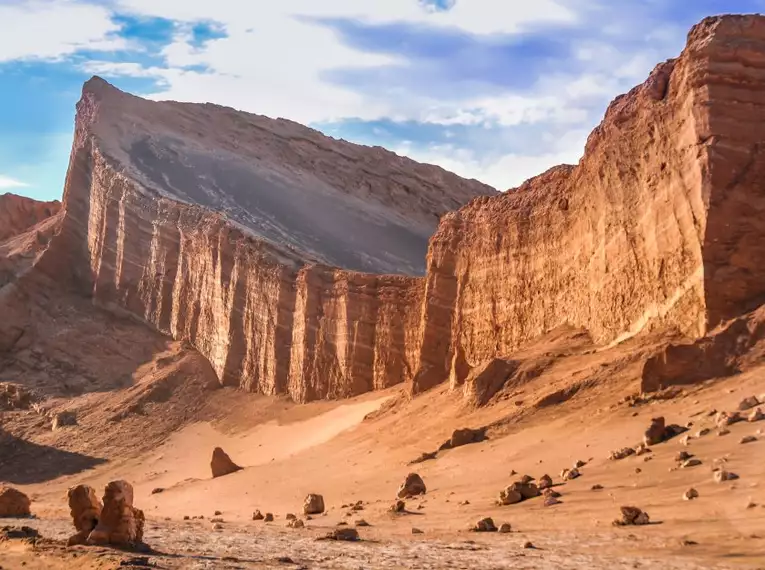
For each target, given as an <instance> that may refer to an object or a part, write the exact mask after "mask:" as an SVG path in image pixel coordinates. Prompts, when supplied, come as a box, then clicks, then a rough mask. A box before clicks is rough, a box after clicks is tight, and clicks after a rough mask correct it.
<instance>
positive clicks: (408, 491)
mask: <svg viewBox="0 0 765 570" xmlns="http://www.w3.org/2000/svg"><path fill="white" fill-rule="evenodd" d="M426 492H427V488H426V487H425V481H423V480H422V477H420V476H419V475H418V474H417V473H409V475H407V476H406V479H404V482H403V483H401V486H400V487H399V488H398V493H397V496H398V498H399V499H408V498H409V497H416V496H417V495H424V494H425V493H426Z"/></svg>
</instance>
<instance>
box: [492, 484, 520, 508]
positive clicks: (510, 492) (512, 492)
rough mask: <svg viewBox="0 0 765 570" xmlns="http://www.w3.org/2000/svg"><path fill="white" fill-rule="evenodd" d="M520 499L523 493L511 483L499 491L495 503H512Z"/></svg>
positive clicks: (503, 504)
mask: <svg viewBox="0 0 765 570" xmlns="http://www.w3.org/2000/svg"><path fill="white" fill-rule="evenodd" d="M522 500H523V495H521V493H520V492H519V491H518V490H517V489H514V488H513V486H512V485H511V486H510V487H506V488H505V489H503V490H502V491H500V492H499V501H497V504H498V505H500V506H505V505H514V504H516V503H520V502H521V501H522Z"/></svg>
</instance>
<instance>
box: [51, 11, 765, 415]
mask: <svg viewBox="0 0 765 570" xmlns="http://www.w3.org/2000/svg"><path fill="white" fill-rule="evenodd" d="M762 69H765V19H763V18H760V17H754V16H750V17H722V18H712V19H708V20H705V21H703V22H702V23H701V24H699V25H698V26H696V27H695V28H694V29H693V30H692V31H691V33H690V35H689V41H688V45H687V47H686V49H685V50H684V52H683V53H682V55H681V56H680V57H679V58H678V59H676V60H672V61H668V62H665V63H663V64H661V65H659V66H658V67H657V68H656V69H655V70H654V72H653V73H652V74H651V76H650V77H649V79H648V80H647V81H646V82H645V83H644V84H643V85H641V86H639V87H636V88H635V89H633V90H632V91H631V92H630V93H628V94H626V95H624V96H621V97H619V98H617V99H616V100H615V101H614V102H613V103H612V105H611V106H610V107H609V109H608V111H607V112H606V115H605V118H604V120H603V122H602V124H601V125H600V126H599V127H598V128H596V129H595V131H594V132H593V133H592V135H591V136H590V138H589V140H588V142H587V146H586V149H585V155H584V158H583V159H582V161H581V162H580V164H579V165H577V166H560V167H556V168H553V169H551V170H550V171H548V172H546V173H544V174H542V175H540V176H538V177H536V178H534V179H531V180H529V181H528V182H526V183H525V184H524V185H523V186H521V187H520V188H518V189H516V190H513V191H511V192H508V193H506V194H503V195H494V192H493V191H492V190H491V189H489V188H488V187H485V186H483V185H481V184H479V183H476V182H474V181H466V180H463V179H460V178H458V177H456V176H454V175H451V174H448V173H445V172H444V171H442V170H441V169H438V168H436V167H428V166H426V165H418V164H416V163H413V162H412V161H407V160H405V159H401V158H400V157H396V156H395V155H392V154H391V153H386V152H385V151H381V150H380V149H365V147H358V146H356V145H350V144H348V143H344V142H342V141H334V140H333V139H328V138H326V137H322V136H321V135H319V134H318V133H316V132H315V131H311V130H310V129H305V128H303V127H299V126H296V125H294V124H293V123H289V122H286V121H270V120H268V119H264V118H262V117H255V116H252V115H246V114H243V113H236V112H234V111H232V110H230V109H222V108H219V107H214V106H208V105H204V106H199V105H185V104H177V103H149V102H146V101H142V100H140V99H138V98H135V97H132V96H129V95H127V94H124V93H121V92H119V91H117V90H116V89H114V88H113V87H111V86H109V85H108V84H106V83H105V82H103V81H102V80H99V79H94V80H91V81H90V82H89V83H88V84H86V86H85V89H84V91H83V97H82V100H81V101H80V103H79V104H78V113H77V121H76V130H75V141H74V145H73V151H72V156H71V161H70V167H69V172H68V176H67V183H66V189H65V195H64V207H65V216H64V220H63V223H62V226H61V230H60V233H59V235H58V236H57V237H56V238H55V239H54V240H53V242H52V244H51V246H50V247H49V249H48V251H47V253H46V254H45V256H44V257H43V259H42V260H41V261H40V263H38V267H39V268H40V269H41V270H43V271H45V272H47V273H49V274H50V275H51V276H56V278H57V279H58V280H59V281H60V282H62V283H65V282H69V283H70V284H71V285H72V286H73V287H74V288H75V289H76V290H78V291H80V292H81V293H85V294H87V295H90V296H92V298H93V300H94V302H96V303H97V304H99V305H102V306H106V307H109V308H112V309H114V310H118V311H121V312H126V313H127V314H131V315H134V316H136V317H138V318H140V319H142V320H143V321H145V322H146V323H148V324H150V325H151V326H153V327H155V328H156V329H158V330H159V331H161V332H163V333H165V334H168V335H171V336H172V337H174V338H176V339H184V340H187V341H189V342H190V343H191V344H192V345H193V346H194V347H195V348H197V349H198V350H199V351H200V352H201V353H202V354H203V355H204V356H205V357H206V358H208V359H209V361H210V363H211V364H212V367H213V369H214V370H215V372H216V374H217V375H218V377H219V379H220V380H221V381H222V382H223V383H225V384H229V385H234V386H240V387H242V388H244V389H247V390H252V391H257V392H263V393H266V394H289V395H290V396H291V397H292V398H293V399H295V400H296V401H309V400H314V399H320V398H340V397H348V396H353V395H356V394H360V393H363V392H367V391H370V390H376V389H382V388H386V387H388V386H391V385H393V384H397V383H400V382H409V383H410V384H411V389H412V391H413V392H415V393H416V392H420V391H423V390H426V389H428V388H430V387H432V386H435V385H436V384H439V383H441V382H444V381H446V380H447V379H451V382H452V383H453V385H455V386H457V385H459V384H461V383H462V382H464V380H465V379H466V378H467V377H468V376H469V375H470V374H471V372H472V371H474V370H476V369H478V368H479V367H481V366H484V365H485V364H486V363H487V362H490V361H491V360H492V359H493V358H495V357H504V356H508V355H511V354H512V353H513V352H514V351H516V350H517V349H518V348H519V347H521V346H522V345H523V344H524V343H526V342H528V341H530V340H532V339H534V338H536V337H539V336H541V335H543V334H545V333H547V332H548V331H551V330H553V329H556V328H557V327H559V326H562V325H568V326H571V327H576V328H582V329H586V330H587V331H588V332H589V334H590V336H591V337H592V338H593V339H594V340H595V341H596V342H597V343H600V344H601V345H608V344H609V343H616V342H619V341H621V340H623V339H626V338H629V337H631V336H634V335H637V334H639V333H641V332H644V331H650V330H655V329H657V328H666V329H672V330H675V331H679V332H680V333H682V334H683V335H685V336H686V337H688V338H691V339H693V338H699V337H701V336H703V335H704V334H705V333H706V332H707V331H708V330H709V329H710V328H712V327H714V326H716V325H717V324H718V323H719V322H721V321H722V320H725V319H728V318H731V317H733V316H736V315H738V314H741V313H742V312H744V311H746V310H748V309H749V308H751V306H753V305H755V304H756V303H758V302H760V301H761V300H762V297H763V294H765V275H763V272H765V240H763V237H765V222H763V220H765V217H764V216H763V210H765V186H763V184H762V183H761V182H759V181H761V180H762V179H763V177H762V174H763V173H762V172H760V170H761V169H763V168H765V166H763V164H765V161H762V160H761V159H760V156H759V153H760V152H761V146H762V144H761V142H760V138H761V135H759V134H758V133H762V132H765V130H763V128H762V127H763V125H762V122H763V121H765V112H764V111H763V108H762V103H763V102H765V74H763V73H762V71H761V70H762ZM476 196H478V197H476ZM298 198H299V200H298V201H297V202H295V200H296V199H298ZM471 198H473V199H472V201H470V203H469V204H467V205H466V206H464V207H463V208H462V209H460V210H458V211H456V212H451V213H446V214H445V215H444V216H443V217H442V219H441V222H440V225H439V226H438V230H437V231H436V233H435V234H434V235H433V237H432V239H431V240H430V245H429V253H428V256H427V273H426V275H425V276H424V277H420V276H418V275H419V274H420V273H422V271H421V267H420V262H418V261H417V260H416V259H415V257H414V255H415V254H417V255H420V253H417V252H418V248H420V247H423V248H424V246H423V244H424V243H425V241H427V240H426V237H427V235H429V233H430V232H431V231H432V230H433V229H434V228H435V220H436V218H437V217H438V216H439V215H441V214H444V213H445V212H447V211H449V210H451V209H454V208H456V207H457V206H459V205H460V204H463V203H465V202H467V201H468V200H470V199H471ZM291 204H297V206H295V207H294V208H293V206H292V205H291ZM423 240H425V241H423ZM413 252H414V253H413ZM423 259H424V257H423ZM360 269H361V270H363V271H359V270H360ZM391 272H397V273H400V275H390V274H389V273H391ZM65 277H66V278H65Z"/></svg>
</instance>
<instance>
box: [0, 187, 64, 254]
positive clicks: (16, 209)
mask: <svg viewBox="0 0 765 570" xmlns="http://www.w3.org/2000/svg"><path fill="white" fill-rule="evenodd" d="M60 209H61V202H59V201H57V200H54V201H53V202H40V201H37V200H33V199H31V198H26V197H24V196H17V195H16V194H11V193H9V192H8V193H5V194H0V242H2V241H5V240H6V239H8V238H10V237H12V236H15V235H18V234H20V233H22V232H24V231H26V230H28V229H29V228H31V227H32V226H34V225H37V224H38V223H40V222H41V221H43V220H44V219H46V218H50V217H51V216H54V215H55V214H57V213H58V211H59V210H60Z"/></svg>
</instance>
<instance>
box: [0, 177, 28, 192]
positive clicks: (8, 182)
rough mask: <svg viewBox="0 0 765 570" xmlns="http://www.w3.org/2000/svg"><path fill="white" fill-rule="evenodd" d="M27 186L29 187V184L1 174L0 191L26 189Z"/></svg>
mask: <svg viewBox="0 0 765 570" xmlns="http://www.w3.org/2000/svg"><path fill="white" fill-rule="evenodd" d="M27 186H29V184H25V183H24V182H20V181H19V180H14V179H13V178H9V177H8V176H3V175H2V174H0V190H6V189H8V188H26V187H27Z"/></svg>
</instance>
